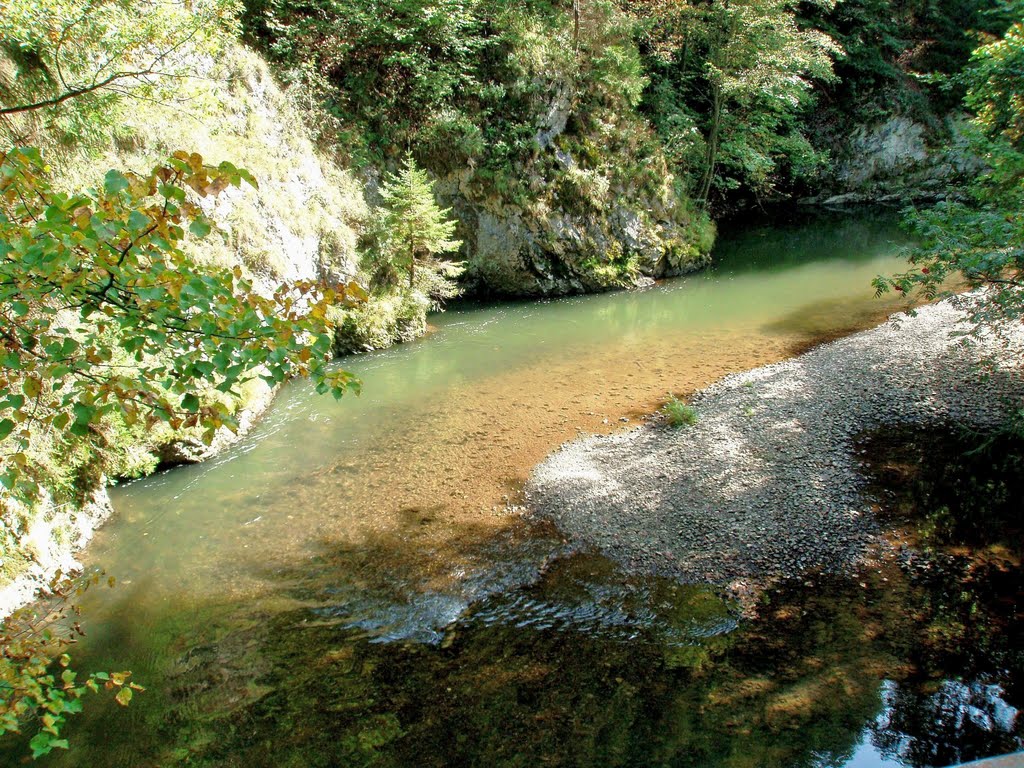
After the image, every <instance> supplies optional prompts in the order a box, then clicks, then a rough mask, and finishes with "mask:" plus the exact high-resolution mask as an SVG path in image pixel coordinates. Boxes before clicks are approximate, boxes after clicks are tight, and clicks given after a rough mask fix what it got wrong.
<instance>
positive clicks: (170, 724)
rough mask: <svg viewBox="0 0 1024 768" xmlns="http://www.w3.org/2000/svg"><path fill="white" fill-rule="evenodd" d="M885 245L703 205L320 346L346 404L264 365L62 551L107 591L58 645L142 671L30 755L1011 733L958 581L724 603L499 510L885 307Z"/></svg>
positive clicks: (467, 757)
mask: <svg viewBox="0 0 1024 768" xmlns="http://www.w3.org/2000/svg"><path fill="white" fill-rule="evenodd" d="M902 243H903V239H902V236H901V235H900V233H899V231H898V229H896V227H895V226H894V220H893V218H892V217H889V216H884V215H883V216H859V217H856V218H843V217H836V218H825V219H822V218H818V219H816V220H814V221H811V222H802V223H801V222H798V223H792V224H783V225H779V224H776V225H774V226H773V227H772V228H755V229H746V230H743V231H735V232H731V231H730V230H729V228H728V227H726V228H724V231H723V232H722V233H721V237H720V243H719V245H718V248H717V252H716V264H715V267H714V268H713V269H711V270H708V271H707V272H704V273H701V274H697V275H693V276H690V277H686V278H681V279H677V280H671V281H666V282H664V283H661V284H659V285H657V286H655V287H652V288H650V289H647V290H642V291H635V292H629V293H615V294H607V295H600V296H589V297H581V298H569V299H562V300H557V301H548V302H539V303H505V304H498V305H488V306H469V305H464V306H460V307H458V308H455V309H452V310H450V311H449V312H447V313H445V314H443V315H440V316H437V317H435V318H434V320H433V322H434V324H435V325H436V329H435V330H434V331H433V333H432V334H430V335H429V336H428V337H427V338H424V339H422V340H420V341H418V342H415V343H413V344H409V345H405V346H402V347H398V348H395V349H391V350H387V351H384V352H379V353H373V354H369V355H365V356H361V357H356V358H349V359H346V360H344V361H342V364H343V365H344V366H345V367H347V368H349V369H351V370H352V371H354V372H355V373H357V374H358V375H359V376H360V377H361V378H362V380H363V387H364V394H363V395H362V396H361V397H359V398H354V397H353V398H349V397H346V398H345V399H344V400H343V401H341V402H340V403H336V402H334V401H332V400H331V399H330V398H322V397H317V396H315V395H314V394H313V393H312V391H311V389H310V387H308V386H306V385H304V384H295V385H290V386H288V387H286V388H285V390H284V391H283V392H282V393H281V395H280V396H279V397H278V399H277V401H276V402H275V404H274V406H273V408H272V410H271V411H270V413H269V414H268V415H267V416H266V417H265V418H264V419H263V420H262V421H261V422H260V424H259V425H258V426H257V427H256V428H255V429H254V430H253V432H252V433H251V434H250V435H249V436H248V437H246V438H245V439H244V440H243V441H242V442H241V443H240V444H239V445H238V446H236V447H235V448H234V449H232V450H231V451H229V452H228V453H226V454H225V455H223V456H221V457H219V458H217V459H215V460H213V461H210V462H207V463H205V464H203V465H199V466H195V467H184V468H177V469H173V470H171V471H168V472H164V473H161V474H159V475H157V476H155V477H152V478H149V479H147V480H145V481H140V482H136V483H132V484H129V485H127V486H125V487H123V488H119V489H116V490H115V491H114V493H113V494H112V497H113V500H114V506H115V509H116V511H117V514H116V516H115V518H114V519H113V520H112V521H111V522H110V523H108V524H107V526H106V527H105V528H104V529H102V530H101V531H100V533H99V534H98V536H97V537H96V540H95V541H94V543H93V544H92V545H91V547H90V549H89V551H88V553H87V557H86V560H87V562H88V563H89V564H90V565H92V566H95V567H102V568H104V569H106V571H107V573H109V574H112V575H114V576H115V577H116V579H117V586H116V587H115V588H113V589H105V588H104V589H102V590H100V589H94V590H92V591H90V593H88V594H87V595H86V599H85V600H84V601H83V609H84V614H85V626H86V630H87V632H88V636H87V638H86V639H85V641H83V643H82V645H81V646H80V647H79V648H77V649H76V653H75V654H74V657H75V664H76V666H77V667H78V668H80V669H99V668H105V669H120V668H128V669H131V670H132V671H133V675H134V678H135V679H137V680H138V681H139V682H141V683H142V684H144V685H145V686H146V687H147V691H146V692H145V693H143V694H140V695H138V696H137V697H136V699H135V701H133V703H132V705H131V706H130V707H129V708H128V709H127V710H123V711H122V710H119V709H118V708H117V707H116V706H115V705H114V704H112V703H110V702H106V701H100V700H99V699H98V698H97V699H96V700H93V701H90V702H89V703H88V706H87V708H86V709H87V711H86V713H85V714H84V715H82V716H79V717H77V718H76V719H75V722H74V723H73V724H72V725H71V726H70V727H69V728H68V735H69V738H70V739H71V743H72V749H71V750H70V751H69V752H68V753H66V754H63V755H59V756H57V757H55V758H48V759H47V760H45V761H43V763H44V764H46V763H52V764H55V765H57V764H59V765H68V766H72V765H73V766H87V765H88V766H101V765H103V766H156V765H202V766H249V767H252V766H263V765H266V766H359V765H380V766H456V765H479V766H491V765H495V766H497V765H502V766H506V765H507V766H539V765H573V766H606V765H623V766H625V765H630V766H647V765H651V766H656V765H666V766H667V765H673V766H674V765H679V766H718V765H723V766H725V765H728V766H737V768H740V767H741V766H780V768H781V767H783V766H841V765H848V766H858V767H860V766H887V765H915V766H918V765H920V766H924V765H935V766H940V765H947V764H950V763H953V762H957V761H959V760H961V759H967V758H971V757H976V756H983V755H987V754H995V753H998V752H1005V751H1009V750H1011V749H1013V748H1019V747H1020V746H1021V744H1022V742H1021V728H1022V724H1021V723H1020V722H1019V720H1020V718H1018V716H1017V709H1016V708H1015V706H1014V704H1013V702H1014V701H1015V700H1016V701H1020V698H1021V695H1022V691H1021V690H1020V689H1019V683H1020V679H1021V675H1020V669H1019V666H1020V653H1019V652H1016V655H1013V653H1014V652H1013V651H1012V644H1011V648H1010V650H1007V649H1006V648H1004V645H1003V644H1002V643H1003V641H1002V640H993V639H992V638H991V637H989V634H993V635H998V633H996V632H995V630H993V632H992V633H981V634H983V635H984V637H983V638H982V639H978V640H977V641H976V644H977V645H978V647H977V648H975V647H973V646H972V647H971V648H969V649H962V648H961V647H960V646H961V645H963V644H964V643H965V642H967V641H963V640H962V639H957V640H955V641H953V640H951V641H950V643H949V645H950V646H951V647H955V650H956V651H957V653H959V652H960V651H961V650H962V651H963V652H964V653H967V654H968V655H969V656H970V658H971V659H972V663H971V665H968V666H967V667H964V666H963V665H961V664H960V662H959V661H955V660H956V659H960V656H955V657H954V662H950V661H949V660H948V659H946V658H945V657H941V654H940V656H939V657H937V656H936V654H935V653H933V652H932V650H931V649H933V646H934V645H935V643H934V634H935V633H936V632H939V633H941V632H942V631H944V629H943V628H944V627H945V624H944V623H943V622H944V621H945V620H946V618H947V617H946V613H943V611H947V608H948V611H952V612H953V613H955V612H956V610H960V608H958V607H957V606H960V603H958V602H956V600H953V603H954V604H955V605H954V606H953V607H948V606H944V603H942V600H943V598H942V595H944V594H946V593H947V592H950V593H956V594H962V593H963V589H964V588H963V587H962V584H960V582H958V581H957V580H956V579H955V578H954V579H953V581H951V582H949V583H946V582H945V581H942V579H941V578H939V579H938V581H935V580H932V581H928V580H927V579H925V580H917V579H915V578H912V577H911V576H910V575H908V573H911V572H909V571H907V570H906V569H901V568H900V567H899V566H898V564H894V563H889V564H888V565H885V564H882V565H880V566H878V567H876V568H871V569H865V571H864V573H862V574H854V575H851V577H850V578H848V579H840V578H835V577H829V578H822V577H818V576H816V575H813V574H809V575H808V576H807V577H806V579H801V580H799V581H797V582H793V583H785V584H780V585H776V586H775V587H773V588H772V589H771V590H769V591H768V592H767V593H766V594H765V595H764V596H763V597H762V598H761V599H760V601H759V602H757V605H756V606H754V607H751V606H750V605H746V606H745V607H744V608H743V609H742V610H741V608H740V606H739V605H737V604H736V603H734V602H732V601H731V600H730V599H729V598H727V597H725V596H723V595H721V594H719V593H718V592H717V591H716V590H715V589H713V588H711V587H707V586H700V585H679V584H674V583H667V582H663V581H658V580H649V579H647V580H645V579H639V578H633V577H627V576H625V575H623V574H621V573H619V572H618V571H616V569H615V568H614V567H613V566H612V565H611V564H610V563H608V562H607V561H605V560H603V559H602V558H600V557H598V556H596V555H594V554H593V553H588V552H586V551H583V550H581V549H580V548H578V547H576V546H575V545H574V543H573V542H567V541H564V540H563V539H562V537H561V536H560V535H559V533H558V531H556V530H552V529H551V528H550V527H548V526H546V525H545V524H542V523H538V522H534V521H531V520H530V519H529V517H528V516H527V517H524V516H523V514H522V509H521V506H520V505H521V498H520V489H521V486H522V484H523V482H524V480H525V478H526V476H527V475H528V473H529V470H530V468H531V467H532V466H533V465H534V464H536V463H537V462H538V461H539V460H540V459H542V458H543V457H544V456H545V455H546V454H547V453H549V452H550V451H551V450H553V449H554V448H555V447H557V446H558V445H559V444H560V443H561V442H563V441H565V440H568V439H571V438H573V437H574V436H576V435H577V434H579V433H581V432H584V433H588V432H599V431H604V432H607V431H611V430H616V429H626V428H631V427H633V426H635V425H636V424H638V423H640V422H641V420H642V417H643V415H644V414H646V413H649V412H651V411H653V410H655V409H656V408H657V407H658V405H659V404H660V403H661V402H663V401H664V400H665V399H666V398H667V397H668V396H669V394H670V393H675V394H679V395H681V396H684V395H686V394H687V393H688V392H692V391H694V390H696V389H698V388H700V387H702V386H705V385H707V384H709V383H711V382H713V381H715V380H717V379H718V378H721V377H722V376H723V375H725V374H727V373H730V372H734V371H739V370H744V369H747V368H751V367H755V366H757V365H761V364H764V363H767V362H772V361H775V360H779V359H782V358H784V357H786V356H788V355H791V354H794V353H796V352H798V351H799V350H801V349H803V348H805V347H806V346H807V345H809V344H812V343H815V342H817V341H820V340H823V339H827V338H829V337H832V336H835V335H839V334H842V333H846V332H850V331H852V330H855V329H858V328H861V327H866V326H869V325H871V324H873V323H876V322H878V321H880V320H881V319H882V318H884V317H885V315H887V314H888V313H889V312H892V311H894V310H895V309H896V308H897V305H896V304H895V303H893V302H892V301H890V302H888V303H886V302H883V301H879V300H876V299H874V298H873V296H872V290H871V288H870V279H871V278H872V277H873V276H875V275H876V274H879V273H887V272H892V271H894V270H896V269H898V268H899V266H900V260H899V259H898V256H897V252H898V251H899V248H900V247H901V245H902ZM942 578H945V576H943V577H942ZM933 582H934V583H933ZM1018 586H1019V585H1014V584H1011V585H1009V586H1005V585H1004V586H1003V587H998V588H993V589H994V590H995V592H997V593H998V594H996V595H995V596H994V597H992V596H989V597H991V600H992V601H995V603H994V604H995V605H996V606H998V605H1002V603H1001V602H1000V601H1003V602H1005V600H1006V599H1012V600H1015V599H1016V595H1017V592H1016V591H1015V590H1017V588H1018ZM987 588H988V587H986V589H987ZM1000 590H1002V591H1000ZM1007 591H1008V594H1010V595H1011V598H1006V595H1005V594H1004V593H1006V592H1007ZM986 594H988V593H986ZM986 599H988V598H986ZM987 605H988V603H985V606H987ZM1014 605H1015V606H1016V603H1014ZM983 608H984V606H983ZM985 610H987V608H985ZM993 610H995V609H993ZM1012 610H1013V611H1016V610H1017V608H1016V607H1015V608H1013V609H1012ZM948 611H947V612H948ZM1011 612H1012V611H1011ZM995 613H998V610H995ZM976 614H977V610H975V615H976ZM937 616H938V617H939V618H936V617H937ZM949 621H951V622H953V621H959V618H958V614H957V615H954V616H952V617H949ZM929 633H930V634H929ZM957 637H958V638H959V636H957ZM970 642H975V641H974V640H971V641H970ZM1007 654H1009V656H1007ZM1007 659H1009V660H1007ZM1015 665H1016V666H1015ZM1011 668H1012V669H1011ZM1007 670H1010V671H1009V672H1008V671H1007ZM1011 672H1012V674H1011ZM1013 681H1017V683H1014V682H1013ZM1014 685H1017V686H1018V687H1017V688H1016V689H1014ZM4 746H5V747H6V748H7V750H8V751H7V752H0V761H2V760H4V759H8V760H10V761H11V762H12V763H13V762H15V761H16V760H17V759H18V756H19V753H18V751H17V749H15V747H18V746H19V745H13V746H12V744H10V743H7V744H5V745H4Z"/></svg>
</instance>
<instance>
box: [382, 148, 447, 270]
mask: <svg viewBox="0 0 1024 768" xmlns="http://www.w3.org/2000/svg"><path fill="white" fill-rule="evenodd" d="M380 194H381V197H382V198H383V199H384V207H383V210H382V216H381V226H382V235H383V237H382V240H383V242H382V251H383V252H384V253H385V254H386V257H387V260H388V261H389V262H390V263H391V264H392V265H394V266H396V267H398V268H399V269H404V270H407V271H408V273H409V287H410V288H412V287H414V285H415V283H416V265H417V263H419V264H420V265H421V266H422V267H425V268H426V271H427V272H436V271H437V269H438V267H439V265H438V262H437V261H436V260H435V259H434V256H436V255H437V254H440V253H449V252H451V251H454V250H456V249H457V248H458V247H459V246H461V245H462V241H461V240H453V239H452V237H453V236H454V234H455V227H456V226H457V225H458V222H456V221H454V220H449V219H448V218H447V217H448V214H450V213H451V208H447V209H444V210H442V209H441V208H440V207H439V206H438V205H437V203H436V202H435V201H434V182H432V181H431V180H430V179H429V178H428V176H427V173H426V171H424V170H422V169H420V168H418V167H416V161H415V160H413V157H412V154H411V153H410V154H407V155H406V157H405V160H404V161H403V163H402V168H401V170H400V171H399V172H398V173H397V174H395V175H393V176H391V177H390V178H389V179H388V180H387V181H386V182H385V183H384V184H383V185H382V186H381V190H380ZM446 272H449V273H450V272H451V270H450V269H448V270H446ZM456 274H457V273H456ZM450 276H451V277H454V276H455V275H450Z"/></svg>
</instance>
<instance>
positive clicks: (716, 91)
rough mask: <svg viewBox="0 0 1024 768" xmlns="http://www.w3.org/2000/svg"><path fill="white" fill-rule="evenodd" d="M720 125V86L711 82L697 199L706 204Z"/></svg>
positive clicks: (715, 158) (716, 159) (713, 171)
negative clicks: (701, 172)
mask: <svg viewBox="0 0 1024 768" xmlns="http://www.w3.org/2000/svg"><path fill="white" fill-rule="evenodd" d="M721 127H722V86H721V85H719V84H718V83H712V84H711V125H710V126H709V128H708V142H707V152H706V153H705V156H704V158H705V168H704V178H703V179H702V180H701V185H700V194H699V195H698V200H699V201H700V202H701V203H702V204H704V205H707V202H708V197H709V196H710V194H711V182H712V181H713V180H714V178H715V163H717V162H718V137H719V132H720V131H721Z"/></svg>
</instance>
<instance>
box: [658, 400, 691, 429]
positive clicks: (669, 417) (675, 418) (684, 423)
mask: <svg viewBox="0 0 1024 768" xmlns="http://www.w3.org/2000/svg"><path fill="white" fill-rule="evenodd" d="M661 410H662V413H664V414H665V421H666V423H668V425H669V426H672V427H689V426H693V425H694V424H696V423H697V409H696V408H694V407H693V406H692V405H687V404H686V403H684V402H683V401H682V400H680V399H679V398H677V397H672V399H670V400H669V401H668V402H667V403H665V405H663V406H662V407H661Z"/></svg>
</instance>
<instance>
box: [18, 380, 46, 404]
mask: <svg viewBox="0 0 1024 768" xmlns="http://www.w3.org/2000/svg"><path fill="white" fill-rule="evenodd" d="M21 391H22V392H24V393H25V396H26V397H28V398H29V399H30V400H34V399H35V398H37V397H39V393H40V392H41V391H42V384H40V383H39V379H36V378H32V377H29V378H27V379H25V381H24V382H22V385H21Z"/></svg>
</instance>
